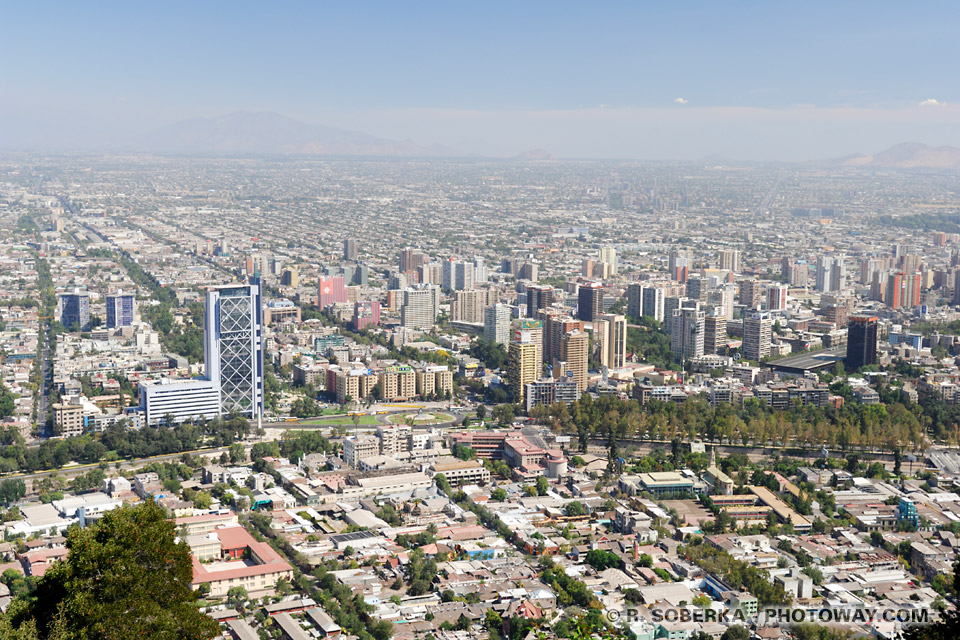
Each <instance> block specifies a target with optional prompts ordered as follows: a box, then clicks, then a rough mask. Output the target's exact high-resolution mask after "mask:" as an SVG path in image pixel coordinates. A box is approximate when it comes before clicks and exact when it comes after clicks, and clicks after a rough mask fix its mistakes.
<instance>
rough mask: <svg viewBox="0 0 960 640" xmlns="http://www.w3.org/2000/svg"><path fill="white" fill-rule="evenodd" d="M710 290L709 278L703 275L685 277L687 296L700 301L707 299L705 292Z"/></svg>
mask: <svg viewBox="0 0 960 640" xmlns="http://www.w3.org/2000/svg"><path fill="white" fill-rule="evenodd" d="M709 291H710V280H709V279H708V278H705V277H703V276H691V277H689V278H687V297H688V298H690V299H692V300H699V301H700V302H706V301H707V294H708V293H709Z"/></svg>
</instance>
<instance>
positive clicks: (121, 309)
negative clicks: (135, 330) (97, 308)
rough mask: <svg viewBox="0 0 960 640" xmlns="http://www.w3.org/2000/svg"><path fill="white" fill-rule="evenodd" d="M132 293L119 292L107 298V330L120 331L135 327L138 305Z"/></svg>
mask: <svg viewBox="0 0 960 640" xmlns="http://www.w3.org/2000/svg"><path fill="white" fill-rule="evenodd" d="M134 299H135V297H134V295H133V294H132V293H124V292H123V291H117V292H116V293H114V294H112V295H108V296H107V329H119V328H121V327H129V326H132V325H133V319H134V314H135V313H136V306H135V305H136V303H135V302H134Z"/></svg>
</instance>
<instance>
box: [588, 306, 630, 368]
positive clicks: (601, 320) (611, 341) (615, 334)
mask: <svg viewBox="0 0 960 640" xmlns="http://www.w3.org/2000/svg"><path fill="white" fill-rule="evenodd" d="M594 324H595V325H596V324H601V325H602V326H603V331H602V332H595V333H596V336H595V338H594V339H595V340H596V339H599V340H600V341H601V343H602V350H601V353H602V354H603V357H601V359H600V364H601V366H604V367H607V368H608V369H620V368H622V367H623V366H624V364H626V361H627V318H626V317H625V316H621V315H616V314H609V313H602V314H598V315H597V316H596V320H595V321H594Z"/></svg>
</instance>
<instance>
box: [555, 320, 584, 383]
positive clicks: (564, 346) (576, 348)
mask: <svg viewBox="0 0 960 640" xmlns="http://www.w3.org/2000/svg"><path fill="white" fill-rule="evenodd" d="M557 359H558V360H560V361H561V362H565V363H566V365H567V371H568V372H572V373H573V379H574V380H575V381H576V383H577V390H578V391H580V392H583V391H584V390H586V388H587V373H588V372H587V367H588V366H589V362H590V337H589V336H588V335H587V334H586V333H584V332H583V331H580V330H579V329H575V330H574V331H572V332H570V333H568V334H566V335H564V336H563V338H561V340H560V354H559V356H558V357H557Z"/></svg>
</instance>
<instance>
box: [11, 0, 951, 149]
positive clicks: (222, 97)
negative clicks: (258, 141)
mask: <svg viewBox="0 0 960 640" xmlns="http://www.w3.org/2000/svg"><path fill="white" fill-rule="evenodd" d="M0 23H2V24H4V25H5V27H6V28H5V29H4V35H3V38H0V56H2V60H3V61H4V62H3V64H0V149H23V150H64V151H69V150H82V149H88V148H89V149H96V148H102V149H108V148H120V147H123V145H124V144H125V142H126V141H128V140H130V139H133V138H135V137H137V136H141V135H143V134H145V133H147V132H149V131H152V130H154V129H156V128H157V127H160V126H162V125H166V124H170V123H173V122H176V121H178V120H182V119H186V118H192V117H215V116H219V115H224V114H228V113H231V112H235V111H239V110H246V111H271V112H277V113H282V114H284V115H287V116H290V117H293V118H297V119H299V120H303V121H305V122H310V123H316V124H323V125H327V126H333V127H341V128H349V129H356V130H361V131H365V132H368V133H371V134H374V135H378V136H383V137H387V138H394V139H412V140H414V141H416V142H417V143H420V144H424V145H427V144H441V145H444V146H447V147H451V148H454V149H457V150H459V151H462V152H465V153H476V154H482V155H490V156H510V155H515V154H518V153H521V152H524V151H527V150H530V149H535V148H539V149H545V150H546V151H548V152H550V153H551V154H553V155H554V156H557V157H577V158H635V159H695V158H699V157H703V156H706V155H713V154H718V155H724V156H728V157H733V158H739V159H750V160H785V161H792V160H809V159H818V158H825V157H836V156H842V155H847V154H851V153H857V152H864V153H874V152H879V151H881V150H883V149H884V148H886V147H888V146H891V145H893V144H896V143H899V142H907V141H911V142H924V143H927V144H932V145H955V146H960V82H958V80H960V78H958V74H960V65H958V64H957V63H958V61H960V39H958V38H956V37H955V31H956V25H957V24H960V5H958V4H957V3H951V2H926V3H905V2H883V1H873V2H836V1H833V2H802V3H800V2H798V3H784V2H716V1H713V2H695V1H689V2H658V3H653V2H640V1H633V2H585V1H583V0H580V1H578V2H563V1H550V2H539V1H524V2H515V1H514V2H495V1H489V0H485V1H484V2H472V3H467V2H450V1H447V2H416V1H413V2H382V3H381V2H362V1H358V2H336V3H335V2H319V1H311V2H271V3H266V2H243V1H233V2H216V1H208V2H207V1H205V2H195V1H194V2H175V1H173V2H164V3H144V2H129V1H126V2H108V1H102V2H96V3H79V2H55V1H51V2H13V1H12V0H2V1H0Z"/></svg>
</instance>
